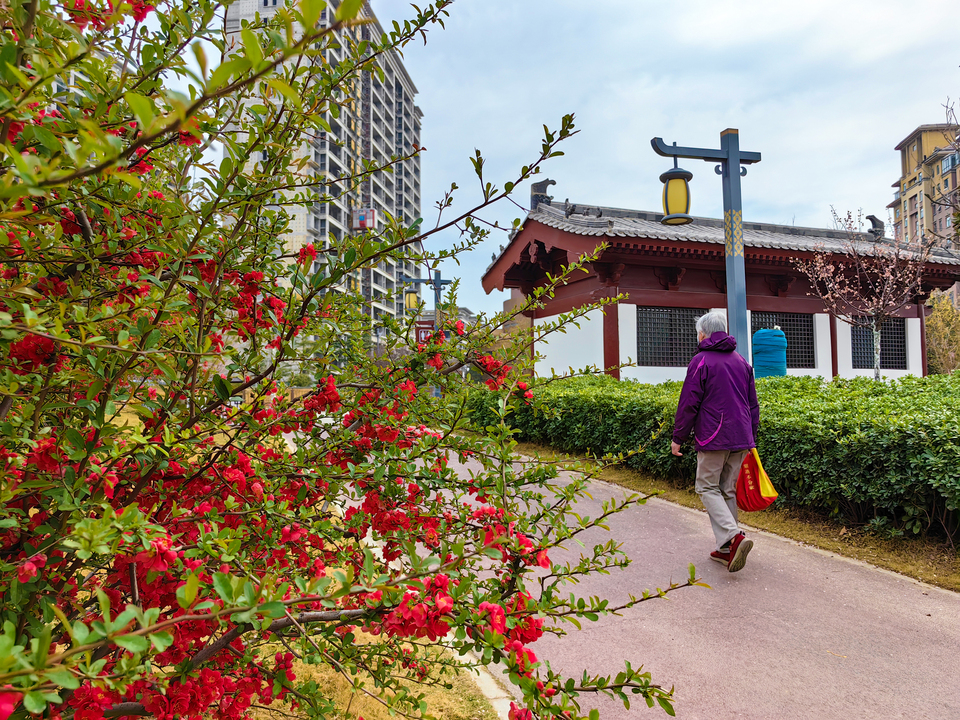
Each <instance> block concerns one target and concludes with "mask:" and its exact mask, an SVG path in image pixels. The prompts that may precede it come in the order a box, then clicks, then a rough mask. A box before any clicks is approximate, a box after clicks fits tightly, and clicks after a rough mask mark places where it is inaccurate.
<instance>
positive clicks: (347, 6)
mask: <svg viewBox="0 0 960 720" xmlns="http://www.w3.org/2000/svg"><path fill="white" fill-rule="evenodd" d="M362 7H363V0H343V2H341V3H340V7H338V8H337V14H336V15H334V17H335V18H336V19H337V20H338V21H340V22H343V21H344V20H353V19H354V18H355V17H356V16H357V15H358V14H359V13H360V8H362Z"/></svg>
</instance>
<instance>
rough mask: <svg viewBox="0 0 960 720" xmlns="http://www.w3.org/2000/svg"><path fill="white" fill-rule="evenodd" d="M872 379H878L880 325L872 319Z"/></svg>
mask: <svg viewBox="0 0 960 720" xmlns="http://www.w3.org/2000/svg"><path fill="white" fill-rule="evenodd" d="M872 324H873V379H874V380H880V326H879V325H877V320H876V318H874V320H873V323H872Z"/></svg>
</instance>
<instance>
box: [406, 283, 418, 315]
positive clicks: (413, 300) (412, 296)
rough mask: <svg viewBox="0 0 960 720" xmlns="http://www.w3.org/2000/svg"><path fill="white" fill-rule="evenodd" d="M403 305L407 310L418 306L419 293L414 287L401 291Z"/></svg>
mask: <svg viewBox="0 0 960 720" xmlns="http://www.w3.org/2000/svg"><path fill="white" fill-rule="evenodd" d="M403 306H404V307H405V308H406V309H407V310H416V309H417V308H418V307H420V294H419V293H418V292H417V291H416V290H415V289H414V288H407V289H406V290H404V292H403Z"/></svg>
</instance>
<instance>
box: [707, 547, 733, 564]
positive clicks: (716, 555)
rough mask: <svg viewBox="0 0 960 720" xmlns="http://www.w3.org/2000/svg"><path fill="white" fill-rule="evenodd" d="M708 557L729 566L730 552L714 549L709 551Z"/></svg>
mask: <svg viewBox="0 0 960 720" xmlns="http://www.w3.org/2000/svg"><path fill="white" fill-rule="evenodd" d="M710 559H711V560H716V561H717V562H722V563H723V564H724V565H726V566H727V567H729V566H730V553H728V552H720V551H719V550H714V551H713V552H712V553H710Z"/></svg>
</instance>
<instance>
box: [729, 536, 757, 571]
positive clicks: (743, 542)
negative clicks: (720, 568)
mask: <svg viewBox="0 0 960 720" xmlns="http://www.w3.org/2000/svg"><path fill="white" fill-rule="evenodd" d="M751 550H753V540H747V536H746V535H744V534H743V533H738V534H737V535H736V536H735V537H734V538H733V540H731V541H730V563H729V564H728V565H727V570H729V571H730V572H737V571H738V570H743V566H744V565H746V564H747V555H748V554H749V553H750V551H751Z"/></svg>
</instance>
